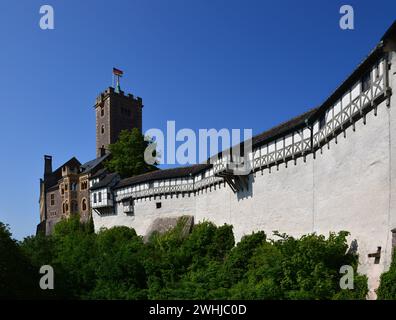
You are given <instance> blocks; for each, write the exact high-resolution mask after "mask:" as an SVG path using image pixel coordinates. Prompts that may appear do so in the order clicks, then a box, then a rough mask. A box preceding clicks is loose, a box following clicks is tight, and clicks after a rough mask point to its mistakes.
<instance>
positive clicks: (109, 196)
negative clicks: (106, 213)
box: [107, 192, 111, 200]
mask: <svg viewBox="0 0 396 320" xmlns="http://www.w3.org/2000/svg"><path fill="white" fill-rule="evenodd" d="M107 199H108V200H111V194H110V192H107Z"/></svg>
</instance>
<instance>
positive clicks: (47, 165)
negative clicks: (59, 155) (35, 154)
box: [44, 155, 52, 177]
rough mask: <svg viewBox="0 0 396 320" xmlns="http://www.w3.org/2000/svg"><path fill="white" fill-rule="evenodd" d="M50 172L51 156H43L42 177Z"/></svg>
mask: <svg viewBox="0 0 396 320" xmlns="http://www.w3.org/2000/svg"><path fill="white" fill-rule="evenodd" d="M51 173H52V157H51V156H47V155H45V156H44V177H45V176H47V175H49V174H51Z"/></svg>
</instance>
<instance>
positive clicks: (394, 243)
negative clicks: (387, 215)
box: [391, 228, 396, 249]
mask: <svg viewBox="0 0 396 320" xmlns="http://www.w3.org/2000/svg"><path fill="white" fill-rule="evenodd" d="M391 232H392V248H393V249H396V228H395V229H392V230H391Z"/></svg>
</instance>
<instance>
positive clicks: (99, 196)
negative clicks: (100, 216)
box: [98, 192, 102, 202]
mask: <svg viewBox="0 0 396 320" xmlns="http://www.w3.org/2000/svg"><path fill="white" fill-rule="evenodd" d="M98 198H99V202H102V192H99V193H98Z"/></svg>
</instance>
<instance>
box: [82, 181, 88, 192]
mask: <svg viewBox="0 0 396 320" xmlns="http://www.w3.org/2000/svg"><path fill="white" fill-rule="evenodd" d="M87 188H88V183H87V181H83V182H81V190H86V189H87Z"/></svg>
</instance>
